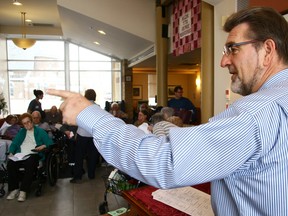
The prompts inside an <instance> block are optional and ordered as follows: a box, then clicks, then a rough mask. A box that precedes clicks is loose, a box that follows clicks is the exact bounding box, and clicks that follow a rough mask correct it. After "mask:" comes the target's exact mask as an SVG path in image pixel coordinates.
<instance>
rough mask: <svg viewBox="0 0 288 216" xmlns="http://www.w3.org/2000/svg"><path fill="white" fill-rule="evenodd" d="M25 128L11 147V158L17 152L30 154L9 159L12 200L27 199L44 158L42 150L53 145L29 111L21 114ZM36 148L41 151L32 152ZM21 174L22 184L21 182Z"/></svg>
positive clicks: (9, 187) (21, 200)
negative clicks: (20, 169)
mask: <svg viewBox="0 0 288 216" xmlns="http://www.w3.org/2000/svg"><path fill="white" fill-rule="evenodd" d="M20 121H21V122H22V124H23V126H24V128H22V129H21V130H20V131H19V133H18V134H17V135H16V137H15V138H14V139H13V141H12V143H11V145H10V147H9V153H10V154H9V158H11V157H13V155H15V154H16V153H22V154H23V155H29V156H28V157H25V158H26V159H25V160H20V161H14V160H12V158H11V159H9V160H8V163H7V170H8V190H9V191H10V193H9V195H8V196H7V200H12V199H15V198H16V197H18V201H20V202H23V201H25V200H26V193H27V192H28V191H29V188H30V186H31V184H32V180H33V175H34V172H35V170H36V169H37V166H38V164H39V159H43V154H41V150H43V149H44V148H46V147H48V146H49V145H51V144H52V143H53V142H52V140H51V139H50V138H49V136H48V134H47V133H46V132H45V131H44V130H43V129H42V128H39V127H36V126H34V125H33V122H32V116H31V114H29V113H24V114H22V115H21V116H20ZM31 149H35V151H38V152H39V153H38V154H37V153H35V152H32V151H31ZM20 167H24V169H25V172H24V173H23V176H21V175H19V168H20ZM20 176H21V184H20V187H19V183H20Z"/></svg>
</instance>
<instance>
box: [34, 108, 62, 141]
mask: <svg viewBox="0 0 288 216" xmlns="http://www.w3.org/2000/svg"><path fill="white" fill-rule="evenodd" d="M31 115H32V121H33V124H34V125H35V126H37V127H40V128H42V129H43V130H45V131H46V132H47V133H48V135H49V137H50V138H53V134H52V131H55V130H56V128H55V127H54V126H53V125H49V124H48V122H42V118H41V113H40V112H39V111H34V112H32V114H31Z"/></svg>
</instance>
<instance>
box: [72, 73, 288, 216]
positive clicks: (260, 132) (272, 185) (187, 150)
mask: <svg viewBox="0 0 288 216" xmlns="http://www.w3.org/2000/svg"><path fill="white" fill-rule="evenodd" d="M287 78H288V70H283V71H281V72H279V73H277V74H276V75H274V76H273V77H272V78H270V80H268V81H267V82H266V83H265V84H264V85H263V86H262V87H261V89H260V90H259V91H258V92H256V93H254V94H251V95H249V96H245V97H243V98H241V99H240V100H238V101H236V102H235V103H233V104H232V105H231V106H230V107H229V108H228V109H227V110H225V111H224V112H222V113H220V114H219V115H217V116H215V117H213V118H211V120H210V122H209V123H207V124H202V125H199V126H195V127H189V128H171V129H170V140H169V142H168V141H167V139H166V138H165V137H164V136H161V137H159V138H158V137H156V136H155V135H153V134H150V135H145V134H144V132H142V131H141V130H139V129H137V128H136V127H135V126H133V125H127V124H125V123H124V122H123V121H122V120H120V119H118V118H114V117H113V116H112V115H110V114H109V113H107V112H105V111H103V110H101V109H100V108H99V107H98V106H96V105H91V106H89V107H87V108H86V109H85V110H83V111H82V112H81V113H80V114H79V115H78V117H77V123H78V125H79V126H80V127H83V128H85V130H87V131H89V132H91V133H92V134H93V137H94V143H95V145H96V146H97V148H98V149H99V151H100V153H101V154H102V155H103V156H104V158H105V159H106V160H107V161H108V162H109V163H111V164H112V165H113V166H115V167H117V168H119V169H120V170H122V171H124V172H125V173H127V174H129V175H130V176H132V177H134V178H136V179H139V180H140V181H143V182H146V183H148V184H150V185H153V186H155V187H158V188H175V187H181V186H189V185H195V184H199V183H204V182H209V181H211V182H212V184H211V185H212V186H211V187H212V188H211V202H212V207H213V210H214V213H215V215H220V216H226V215H228V216H234V215H245V216H246V215H261V216H262V215H272V216H276V215H279V216H280V215H281V216H282V215H288V193H287V192H288V191H287V190H288V80H287ZM96 131H97V133H96Z"/></svg>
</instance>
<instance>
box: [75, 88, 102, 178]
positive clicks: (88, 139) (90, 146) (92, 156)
mask: <svg viewBox="0 0 288 216" xmlns="http://www.w3.org/2000/svg"><path fill="white" fill-rule="evenodd" d="M84 96H85V98H87V99H88V100H89V101H91V102H92V103H94V104H95V100H96V92H95V91H94V90H93V89H87V90H86V91H85V95H84ZM85 158H86V159H87V160H86V162H87V173H88V178H89V179H94V178H95V170H96V166H97V163H98V162H99V159H100V154H99V152H98V150H97V149H96V147H95V145H94V143H93V137H92V136H91V134H90V133H89V132H87V131H86V130H85V129H84V128H81V127H78V129H77V136H76V143H75V168H74V176H73V178H72V179H71V180H70V182H71V183H79V182H80V180H81V179H82V175H83V174H84V172H85V171H84V168H83V160H84V159H85Z"/></svg>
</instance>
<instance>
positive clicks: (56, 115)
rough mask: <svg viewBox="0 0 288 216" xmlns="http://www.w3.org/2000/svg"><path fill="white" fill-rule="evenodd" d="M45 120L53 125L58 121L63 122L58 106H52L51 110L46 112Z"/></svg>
mask: <svg viewBox="0 0 288 216" xmlns="http://www.w3.org/2000/svg"><path fill="white" fill-rule="evenodd" d="M45 121H46V122H48V123H49V124H52V125H55V124H57V123H58V124H62V114H61V112H58V109H57V107H56V106H52V107H51V109H50V111H49V112H46V118H45Z"/></svg>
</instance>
